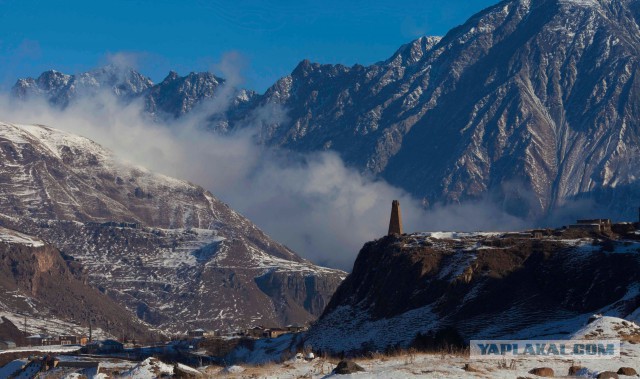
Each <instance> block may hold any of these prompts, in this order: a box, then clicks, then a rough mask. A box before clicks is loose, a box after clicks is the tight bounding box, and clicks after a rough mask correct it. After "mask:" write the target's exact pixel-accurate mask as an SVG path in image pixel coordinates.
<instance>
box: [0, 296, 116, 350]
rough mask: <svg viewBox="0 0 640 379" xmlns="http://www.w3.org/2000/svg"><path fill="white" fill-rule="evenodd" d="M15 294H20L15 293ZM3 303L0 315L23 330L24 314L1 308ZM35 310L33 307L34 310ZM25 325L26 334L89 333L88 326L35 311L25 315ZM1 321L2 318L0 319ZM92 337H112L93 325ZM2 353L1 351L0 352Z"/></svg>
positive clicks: (0, 304)
mask: <svg viewBox="0 0 640 379" xmlns="http://www.w3.org/2000/svg"><path fill="white" fill-rule="evenodd" d="M16 296H21V295H18V294H16ZM3 308H4V307H3V304H2V303H0V317H5V318H7V319H8V320H9V321H11V322H12V323H13V324H14V325H15V326H16V327H18V328H19V329H20V330H24V328H25V326H24V321H25V315H24V314H19V313H15V312H11V311H10V310H7V309H3ZM36 311H37V310H36V309H34V312H36ZM26 321H27V325H26V331H27V334H29V335H32V334H48V335H60V334H71V335H83V334H87V335H88V334H89V328H88V327H83V326H81V325H78V324H74V323H72V322H68V321H64V320H60V319H58V318H55V317H52V316H51V315H38V314H36V313H34V314H29V315H27V319H26ZM0 322H2V320H0ZM92 334H93V337H94V338H95V339H106V338H113V337H114V336H112V335H111V334H108V333H105V332H104V331H103V330H102V329H101V328H97V327H94V329H93V330H92ZM0 353H2V352H0Z"/></svg>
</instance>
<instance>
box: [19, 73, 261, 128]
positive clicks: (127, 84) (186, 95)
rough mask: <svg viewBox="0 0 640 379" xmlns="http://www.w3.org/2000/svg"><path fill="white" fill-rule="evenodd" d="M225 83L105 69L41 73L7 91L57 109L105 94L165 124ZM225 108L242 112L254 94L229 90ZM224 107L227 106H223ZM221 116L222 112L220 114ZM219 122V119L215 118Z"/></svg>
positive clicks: (216, 79) (205, 76)
mask: <svg viewBox="0 0 640 379" xmlns="http://www.w3.org/2000/svg"><path fill="white" fill-rule="evenodd" d="M224 84H225V80H224V79H222V78H219V77H217V76H215V75H213V74H211V73H209V72H191V73H189V74H188V75H187V76H180V75H178V73H176V72H175V71H171V72H170V73H169V75H167V77H166V78H165V79H164V80H163V81H162V82H160V83H157V84H154V83H153V82H152V81H151V79H149V78H147V77H145V76H143V75H142V74H140V73H139V72H137V71H135V70H133V69H131V68H123V67H120V66H116V65H107V66H104V67H101V68H98V69H95V70H92V71H88V72H84V73H80V74H77V75H67V74H63V73H60V72H57V71H54V70H51V71H46V72H44V73H42V74H41V75H40V76H39V77H38V78H26V79H18V81H17V82H16V84H15V85H14V86H13V88H12V90H11V94H12V96H13V97H14V98H15V99H20V100H28V99H38V98H40V99H45V100H47V101H48V102H49V103H50V104H52V105H54V106H58V107H62V108H64V107H67V106H68V105H69V104H70V103H72V102H73V101H76V100H79V99H83V98H90V97H92V96H96V95H100V94H102V93H105V92H106V93H108V94H113V95H115V96H116V97H117V98H118V99H120V100H121V101H122V102H123V103H125V104H126V103H129V102H131V101H136V100H140V101H142V102H143V103H144V110H145V112H147V113H149V114H151V115H153V116H154V117H156V118H158V119H161V120H165V119H167V118H169V119H171V118H178V117H180V116H183V115H185V114H186V113H188V112H190V111H191V110H193V109H194V107H196V106H197V105H198V104H201V103H203V102H204V101H206V100H207V99H213V98H215V97H216V96H218V94H219V93H220V92H222V90H221V86H222V85H224ZM223 96H225V97H228V99H224V103H225V107H226V106H230V107H232V108H234V109H235V108H240V109H242V108H243V107H244V106H246V105H247V104H248V103H250V102H251V100H252V99H253V98H254V97H255V96H256V94H255V92H253V91H248V90H242V89H236V88H229V89H228V91H226V92H225V93H224V95H223ZM227 103H228V105H227ZM223 113H224V112H223ZM218 118H219V117H218Z"/></svg>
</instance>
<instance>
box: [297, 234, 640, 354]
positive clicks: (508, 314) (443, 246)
mask: <svg viewBox="0 0 640 379" xmlns="http://www.w3.org/2000/svg"><path fill="white" fill-rule="evenodd" d="M601 238H605V237H604V236H602V237H601ZM630 238H635V237H633V235H630ZM639 249H640V241H638V240H637V239H636V240H629V239H624V240H609V241H608V242H607V243H598V242H594V238H593V237H590V238H585V239H582V240H580V239H563V238H562V236H561V235H560V234H559V235H555V236H552V235H549V236H547V237H543V238H538V239H534V238H531V237H529V236H528V235H526V234H525V235H520V236H518V235H515V236H513V235H510V234H504V235H503V234H455V233H449V234H444V233H433V234H431V233H425V234H413V235H403V236H388V237H385V238H382V239H380V240H377V241H374V242H370V243H367V244H366V245H365V246H364V247H363V249H362V250H361V251H360V254H359V255H358V258H357V259H356V262H355V264H354V267H353V271H352V273H351V274H350V275H349V276H348V277H347V279H346V280H345V281H344V282H343V283H342V284H341V285H340V287H339V288H338V290H337V291H336V293H335V295H334V296H333V297H332V299H331V301H330V302H329V305H328V306H327V308H326V309H325V311H324V313H323V315H322V317H321V318H320V320H319V321H318V322H317V323H316V324H315V325H314V327H313V328H312V329H311V330H310V331H309V333H308V336H307V341H306V343H308V344H310V345H312V346H313V347H314V348H316V349H319V350H322V349H327V350H331V351H334V352H341V351H345V352H349V351H351V352H357V351H363V350H364V351H366V350H380V349H382V350H384V349H386V348H390V347H394V346H396V347H397V346H400V347H408V346H410V345H411V344H415V345H418V346H421V347H428V346H429V345H430V344H431V345H433V344H438V343H440V342H448V343H452V342H456V343H464V341H465V340H469V339H483V338H533V337H542V336H545V337H548V336H554V335H555V336H562V335H566V334H567V333H570V332H572V331H575V329H576V328H577V327H578V326H580V325H583V324H584V323H586V322H587V319H588V318H589V316H590V315H592V314H593V313H596V312H598V313H605V314H609V315H614V316H621V317H625V316H627V315H630V314H632V313H633V312H634V311H636V310H637V309H638V307H640V294H638V292H637V286H638V283H640V274H639V272H640V271H639V270H638V269H639V268H640V254H639V252H640V250H639ZM345 335H348V336H350V338H347V339H345V338H340V337H339V336H345Z"/></svg>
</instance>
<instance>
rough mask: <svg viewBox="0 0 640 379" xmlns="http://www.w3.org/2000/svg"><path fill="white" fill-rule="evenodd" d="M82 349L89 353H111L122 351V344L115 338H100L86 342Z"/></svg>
mask: <svg viewBox="0 0 640 379" xmlns="http://www.w3.org/2000/svg"><path fill="white" fill-rule="evenodd" d="M84 351H86V352H87V353H89V354H113V353H120V352H122V351H124V345H123V344H122V343H120V342H118V341H116V340H102V341H94V342H91V343H88V344H87V345H86V346H85V347H84Z"/></svg>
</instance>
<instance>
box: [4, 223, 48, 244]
mask: <svg viewBox="0 0 640 379" xmlns="http://www.w3.org/2000/svg"><path fill="white" fill-rule="evenodd" d="M0 242H5V243H10V244H18V245H26V246H31V247H41V246H44V242H43V241H42V240H40V239H39V238H36V237H33V236H29V235H26V234H23V233H19V232H16V231H15V230H11V229H7V228H3V227H0Z"/></svg>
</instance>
